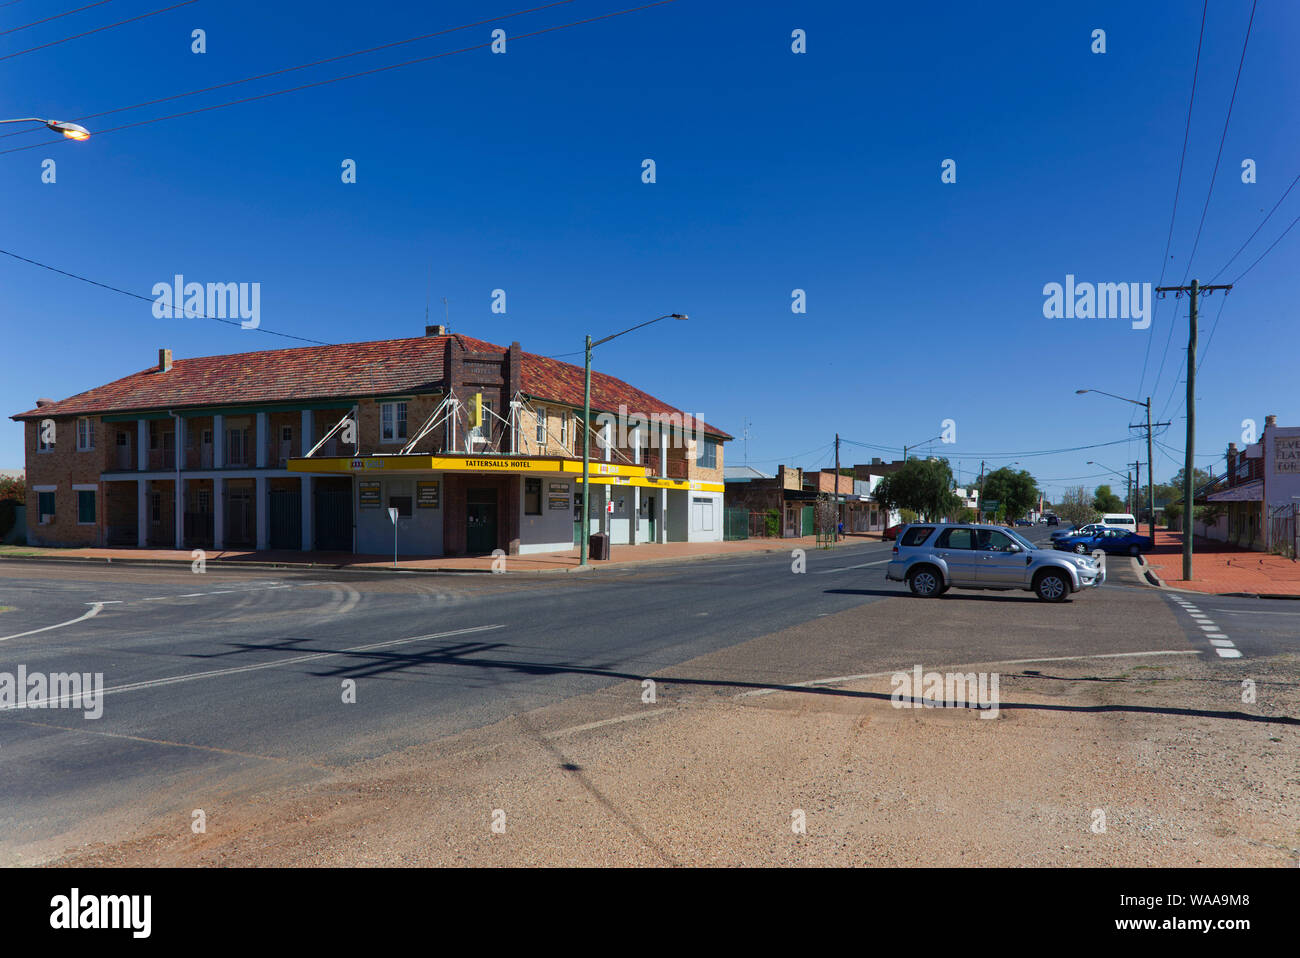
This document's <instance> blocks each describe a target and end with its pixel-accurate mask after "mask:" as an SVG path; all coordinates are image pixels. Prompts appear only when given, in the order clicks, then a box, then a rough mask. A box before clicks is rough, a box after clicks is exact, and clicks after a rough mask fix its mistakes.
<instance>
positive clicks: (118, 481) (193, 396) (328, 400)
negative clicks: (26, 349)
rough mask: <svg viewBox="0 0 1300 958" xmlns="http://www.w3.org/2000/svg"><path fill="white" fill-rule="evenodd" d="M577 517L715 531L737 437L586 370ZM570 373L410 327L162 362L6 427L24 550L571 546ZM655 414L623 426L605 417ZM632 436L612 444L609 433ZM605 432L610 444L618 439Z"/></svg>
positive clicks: (574, 385) (638, 538)
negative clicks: (587, 449) (368, 336)
mask: <svg viewBox="0 0 1300 958" xmlns="http://www.w3.org/2000/svg"><path fill="white" fill-rule="evenodd" d="M591 392H592V398H591V405H592V423H591V428H592V433H593V435H592V443H591V459H592V465H591V476H592V483H591V484H592V489H591V496H590V501H591V505H590V515H589V517H588V523H587V524H586V528H587V529H588V530H589V531H591V532H596V531H603V532H606V533H608V534H609V535H610V541H611V542H612V543H615V544H620V543H623V544H630V543H644V542H678V541H689V542H697V541H720V540H721V539H722V519H723V516H722V499H723V496H722V491H723V484H722V468H723V452H722V447H723V444H724V443H725V442H727V441H728V440H730V439H731V438H732V437H731V436H729V435H728V434H727V433H725V432H722V431H721V430H719V429H717V428H715V427H713V426H711V425H709V424H708V423H705V422H703V421H696V420H695V418H694V417H693V416H691V415H690V414H688V413H684V412H682V411H681V410H679V409H676V408H674V407H672V406H670V405H668V404H667V403H664V402H662V401H660V400H658V399H655V398H654V397H653V396H651V395H649V394H647V393H645V392H642V391H641V390H639V389H636V388H635V387H633V386H630V385H629V384H627V383H625V382H623V381H622V380H619V379H615V378H614V377H612V376H606V375H604V374H601V373H598V372H595V371H593V372H592V375H591ZM582 405H583V369H582V367H580V366H574V365H572V364H570V363H564V362H559V361H557V360H554V359H550V358H548V357H545V356H538V355H535V354H533V353H526V352H523V351H522V350H521V349H520V347H519V344H518V343H513V344H511V345H510V346H509V347H508V348H507V347H503V346H497V345H494V344H492V343H487V342H484V341H482V340H478V339H472V338H470V337H468V336H463V335H460V334H453V333H448V332H447V330H446V329H445V328H444V327H442V326H430V327H427V328H426V331H425V335H424V336H422V337H417V338H412V339H390V340H381V341H378V342H368V343H346V344H342V345H337V346H310V347H305V348H296V349H276V350H266V351H260V352H249V353H236V354H232V355H226V356H205V357H197V358H194V359H177V360H173V359H172V355H171V351H170V350H166V349H164V350H160V351H159V357H158V364H157V365H156V366H153V367H151V368H149V369H146V370H144V371H142V372H138V373H135V374H133V375H130V376H127V377H125V378H123V379H118V380H116V381H114V382H111V383H108V384H107V385H103V386H97V387H95V388H94V389H90V390H88V391H86V392H83V393H80V394H78V395H76V396H73V397H71V398H69V399H64V400H61V401H59V402H53V401H50V400H44V399H42V400H37V403H36V408H34V409H30V410H28V411H26V412H22V413H18V414H17V415H14V416H13V417H12V418H13V419H15V420H17V421H20V422H23V423H24V424H25V427H26V428H25V432H26V442H25V449H26V460H27V541H28V542H29V543H31V544H33V545H50V546H110V547H132V546H134V547H140V548H146V547H147V548H156V549H157V548H165V549H171V548H175V549H194V548H203V549H212V550H216V551H220V550H223V549H257V550H267V549H286V550H304V551H322V552H354V553H361V554H385V553H391V552H392V549H393V535H394V529H393V523H392V521H391V520H390V514H389V510H390V509H396V510H397V515H398V518H397V538H398V547H399V549H400V551H401V553H402V554H403V555H427V556H441V555H465V554H487V553H491V552H493V551H494V550H496V549H501V550H503V551H504V552H506V553H507V554H510V555H516V554H520V553H529V552H546V551H559V550H564V549H568V548H571V547H572V546H573V544H574V543H575V542H576V541H577V539H578V536H579V535H581V534H582V531H583V528H584V524H583V523H582V522H581V517H580V516H579V514H578V512H579V510H580V505H581V496H580V489H581V481H582V429H583V424H582ZM620 407H624V409H625V410H626V411H627V412H628V413H631V414H633V415H640V416H646V417H650V418H652V419H654V420H655V425H653V426H652V425H649V424H647V423H645V422H644V421H642V422H639V423H635V424H630V425H629V428H628V429H627V430H619V429H617V428H615V427H613V426H612V425H610V424H607V423H602V422H601V421H599V420H597V419H596V417H597V415H599V414H600V413H607V414H611V415H618V414H619V412H620ZM620 432H626V435H620ZM620 442H621V443H622V445H620Z"/></svg>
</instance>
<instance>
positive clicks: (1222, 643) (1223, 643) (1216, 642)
mask: <svg viewBox="0 0 1300 958" xmlns="http://www.w3.org/2000/svg"><path fill="white" fill-rule="evenodd" d="M1210 645H1213V646H1217V647H1218V648H1221V649H1231V648H1233V645H1232V643H1231V642H1230V641H1228V639H1226V638H1222V639H1210Z"/></svg>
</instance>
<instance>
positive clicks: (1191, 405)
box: [1147, 280, 1232, 582]
mask: <svg viewBox="0 0 1300 958" xmlns="http://www.w3.org/2000/svg"><path fill="white" fill-rule="evenodd" d="M1216 289H1221V290H1223V291H1224V293H1225V294H1226V293H1227V291H1228V290H1230V289H1232V284H1231V283H1225V284H1223V285H1220V286H1202V285H1201V284H1200V282H1199V281H1197V280H1192V285H1191V286H1157V287H1156V292H1157V293H1174V294H1175V295H1177V294H1179V293H1182V292H1184V291H1186V292H1188V293H1190V294H1191V298H1192V308H1191V310H1190V311H1189V312H1188V314H1187V316H1188V323H1187V454H1186V457H1185V458H1184V460H1183V581H1185V582H1186V581H1190V580H1191V578H1192V529H1193V527H1194V522H1193V514H1194V511H1195V508H1196V503H1195V501H1194V498H1195V483H1194V482H1193V481H1192V472H1193V465H1192V464H1193V462H1194V460H1195V453H1196V308H1197V300H1198V298H1199V296H1200V294H1201V293H1205V294H1206V295H1209V294H1210V293H1212V292H1214V291H1215V290H1216ZM1150 413H1151V409H1150V407H1149V406H1148V407H1147V414H1148V415H1150ZM1150 437H1151V430H1150V429H1149V428H1148V429H1147V443H1148V444H1149V443H1150V442H1151V438H1150ZM1151 505H1152V508H1154V507H1155V503H1152V504H1151Z"/></svg>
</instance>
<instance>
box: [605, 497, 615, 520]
mask: <svg viewBox="0 0 1300 958" xmlns="http://www.w3.org/2000/svg"><path fill="white" fill-rule="evenodd" d="M605 511H606V512H608V513H609V514H610V515H611V516H612V515H613V514H614V500H613V499H611V500H609V502H607V503H605Z"/></svg>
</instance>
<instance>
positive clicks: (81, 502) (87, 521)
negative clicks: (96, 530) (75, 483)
mask: <svg viewBox="0 0 1300 958" xmlns="http://www.w3.org/2000/svg"><path fill="white" fill-rule="evenodd" d="M77 522H78V523H80V524H81V525H83V526H90V525H94V524H95V493H94V492H93V491H92V490H90V489H78V490H77Z"/></svg>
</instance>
